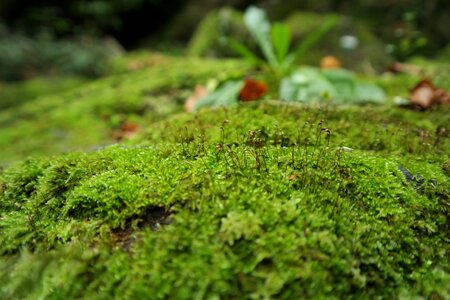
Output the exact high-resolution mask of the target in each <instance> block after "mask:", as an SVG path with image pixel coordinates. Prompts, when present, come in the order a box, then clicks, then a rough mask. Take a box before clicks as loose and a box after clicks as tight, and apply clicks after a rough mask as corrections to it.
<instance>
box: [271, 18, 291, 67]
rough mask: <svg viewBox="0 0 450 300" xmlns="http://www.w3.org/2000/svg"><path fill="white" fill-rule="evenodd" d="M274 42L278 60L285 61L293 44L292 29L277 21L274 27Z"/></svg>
mask: <svg viewBox="0 0 450 300" xmlns="http://www.w3.org/2000/svg"><path fill="white" fill-rule="evenodd" d="M272 44H273V47H274V48H275V54H276V56H277V59H278V62H282V61H284V59H285V58H286V55H287V53H288V51H289V46H290V44H291V31H290V29H289V27H287V26H286V25H284V24H281V23H275V24H274V26H273V28H272Z"/></svg>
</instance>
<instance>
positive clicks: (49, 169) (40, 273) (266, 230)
mask: <svg viewBox="0 0 450 300" xmlns="http://www.w3.org/2000/svg"><path fill="white" fill-rule="evenodd" d="M447 116H448V109H443V110H441V111H431V112H427V113H419V112H412V111H411V112H410V111H403V110H399V109H393V108H389V109H387V108H385V107H362V108H355V107H346V108H343V107H311V106H309V107H305V106H290V105H280V104H279V103H271V102H267V103H261V104H249V105H243V106H241V107H239V108H236V109H230V110H225V109H220V110H215V111H208V110H206V111H202V112H200V113H198V114H196V115H187V114H180V115H177V116H174V117H171V118H169V119H167V120H166V121H164V122H158V123H154V124H153V125H150V126H149V127H148V129H147V130H146V131H144V132H143V133H142V134H141V135H140V136H139V137H137V138H136V139H134V140H132V141H129V142H128V143H127V144H124V145H116V146H111V147H106V148H103V149H98V150H96V151H92V152H89V153H73V154H68V155H63V156H56V157H53V158H47V159H40V160H36V159H35V160H28V161H24V162H22V163H20V164H18V165H16V166H13V167H10V168H8V169H6V170H4V171H3V172H2V174H1V175H0V192H1V193H0V212H1V214H0V233H1V234H0V249H1V253H2V256H1V258H0V266H1V267H0V270H1V271H0V280H1V282H2V285H1V287H0V297H1V298H28V299H34V298H56V299H59V298H86V299H94V298H95V299H99V298H100V299H110V298H120V299H122V298H123V299H130V298H132V299H134V298H137V299H140V298H149V297H152V298H155V299H159V298H170V299H193V298H198V299H203V298H227V299H230V298H244V299H246V298H280V299H311V298H316V299H325V298H326V299H341V298H356V299H373V298H401V297H404V298H414V297H424V298H436V299H446V298H447V297H449V296H450V291H449V289H448V286H450V285H449V283H450V276H449V263H448V253H449V250H450V248H449V246H448V245H449V243H448V231H449V228H448V222H447V215H448V213H449V209H450V202H449V201H450V194H449V191H450V177H449V175H448V173H446V171H445V170H444V165H445V164H448V154H449V153H448V149H449V146H450V141H449V140H448V137H445V136H440V135H439V134H438V132H439V131H437V132H436V129H437V128H438V127H439V126H446V124H448V123H446V122H447ZM322 120H323V121H322ZM422 131H423V132H425V133H426V134H420V132H422ZM343 146H345V147H350V148H353V149H354V150H353V151H349V149H348V148H341V147H343ZM402 168H403V169H406V170H407V171H408V172H410V173H411V174H413V175H414V176H415V178H419V179H420V178H422V179H423V181H422V180H421V184H420V186H417V180H416V181H415V179H414V180H411V179H410V178H409V177H408V176H406V175H405V174H404V173H403V172H402Z"/></svg>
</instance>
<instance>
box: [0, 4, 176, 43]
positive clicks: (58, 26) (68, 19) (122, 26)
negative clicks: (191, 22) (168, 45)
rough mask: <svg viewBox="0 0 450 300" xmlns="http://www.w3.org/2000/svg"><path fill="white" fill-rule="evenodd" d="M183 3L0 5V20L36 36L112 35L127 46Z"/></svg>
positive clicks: (156, 25) (157, 24) (166, 17)
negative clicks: (43, 33) (43, 34)
mask: <svg viewBox="0 0 450 300" xmlns="http://www.w3.org/2000/svg"><path fill="white" fill-rule="evenodd" d="M183 2H184V1H181V0H170V1H160V0H113V1H102V0H96V1H83V0H67V1H57V0H39V1H31V0H24V1H20V2H18V1H12V0H4V1H1V3H0V19H3V20H4V22H5V23H6V25H7V26H8V27H10V28H14V29H15V30H17V31H19V32H22V33H25V34H26V35H30V36H36V35H39V34H41V33H42V32H45V33H47V34H49V35H51V36H55V37H58V38H59V37H66V36H72V35H94V36H103V35H105V34H106V35H113V36H114V37H116V38H117V39H118V40H120V42H121V43H123V44H125V45H127V46H128V45H129V44H130V43H132V41H133V40H135V39H136V38H139V37H141V36H142V35H148V34H149V33H152V32H153V31H154V30H153V29H154V28H157V27H158V26H159V25H161V24H163V23H164V21H166V20H167V19H168V17H170V16H171V15H172V14H174V12H175V11H176V10H174V8H180V6H181V5H182V4H183Z"/></svg>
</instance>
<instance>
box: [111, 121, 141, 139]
mask: <svg viewBox="0 0 450 300" xmlns="http://www.w3.org/2000/svg"><path fill="white" fill-rule="evenodd" d="M138 131H139V125H137V124H135V123H131V122H124V123H123V124H122V125H121V126H120V128H119V129H117V130H115V131H114V132H113V138H114V139H115V140H117V141H121V140H124V139H129V138H132V137H133V136H135V135H136V133H137V132H138Z"/></svg>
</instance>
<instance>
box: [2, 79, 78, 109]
mask: <svg viewBox="0 0 450 300" xmlns="http://www.w3.org/2000/svg"><path fill="white" fill-rule="evenodd" d="M84 82H86V79H84V78H79V77H39V78H33V79H30V80H25V81H22V82H14V83H2V82H0V109H6V108H10V107H15V106H19V105H22V104H24V103H25V102H28V101H31V100H33V99H36V98H38V97H40V96H43V95H51V94H54V93H59V92H62V91H65V90H68V89H71V88H74V87H76V86H79V85H81V84H82V83H84Z"/></svg>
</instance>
